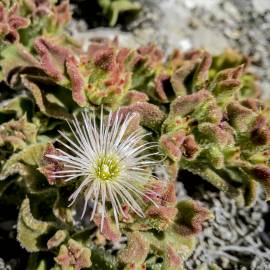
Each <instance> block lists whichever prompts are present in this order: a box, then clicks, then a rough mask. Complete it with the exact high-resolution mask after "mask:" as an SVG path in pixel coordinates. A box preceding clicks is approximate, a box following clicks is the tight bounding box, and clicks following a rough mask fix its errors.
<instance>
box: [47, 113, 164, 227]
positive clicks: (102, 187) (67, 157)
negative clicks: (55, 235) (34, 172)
mask: <svg viewBox="0 0 270 270" xmlns="http://www.w3.org/2000/svg"><path fill="white" fill-rule="evenodd" d="M81 116H82V122H80V121H79V120H78V118H77V117H76V116H75V117H74V120H73V121H72V122H71V123H68V124H69V127H70V130H71V132H72V135H73V137H74V140H73V139H72V138H70V137H68V136H67V135H66V134H64V133H63V132H61V131H59V132H60V134H61V135H62V137H63V138H64V139H65V140H66V141H65V142H64V141H63V140H58V141H59V142H60V143H61V144H62V145H63V146H64V147H65V148H66V151H64V150H62V149H58V150H59V153H60V154H59V155H58V154H47V157H49V158H51V159H54V160H57V161H60V162H62V163H63V164H64V166H63V167H62V169H60V170H57V171H55V172H54V173H53V174H54V175H53V177H55V178H64V179H65V181H71V180H74V179H77V180H78V179H80V178H81V179H82V182H81V183H80V185H79V187H78V188H77V189H76V190H75V191H74V193H73V194H72V195H71V196H70V198H69V200H71V201H72V202H71V204H73V203H74V202H75V200H76V199H77V197H78V196H79V194H81V193H84V201H85V202H84V208H83V211H82V215H81V217H83V216H84V215H85V212H86V209H87V205H88V203H89V201H90V200H92V201H93V208H92V213H91V218H90V220H93V218H94V217H95V214H96V213H97V209H98V205H100V214H101V231H102V229H103V225H104V218H105V217H106V201H110V203H111V206H112V209H113V214H114V218H115V222H116V224H117V226H118V219H119V218H118V217H119V216H120V215H122V216H124V217H126V214H125V213H124V211H123V209H122V205H123V204H126V205H128V206H129V208H130V209H132V210H133V211H134V212H135V213H136V214H137V215H138V216H140V217H144V212H143V210H142V207H141V206H140V202H143V200H144V199H145V198H147V199H148V200H151V201H153V200H152V199H151V198H150V196H148V195H147V194H149V192H150V190H148V191H147V184H148V182H149V179H150V177H151V173H150V171H149V170H148V169H147V168H148V167H149V166H152V165H156V163H157V162H158V161H157V160H155V159H154V156H158V155H159V154H158V152H151V150H152V149H153V148H155V147H156V144H155V143H154V142H143V141H142V140H143V139H144V138H145V137H146V136H147V133H145V132H144V133H143V132H142V130H141V129H139V128H136V129H135V130H133V131H132V132H129V134H128V135H127V131H128V128H129V125H130V124H131V122H132V120H133V119H134V117H135V116H136V113H128V114H127V115H125V116H123V114H121V113H120V112H119V111H117V112H116V113H112V112H110V113H109V115H108V118H107V119H105V117H104V113H103V108H102V109H101V115H100V121H99V123H96V122H97V121H96V117H95V114H94V116H93V117H92V116H91V115H90V114H89V113H88V112H86V111H84V112H83V113H82V114H81ZM151 192H153V191H151ZM153 203H154V201H153Z"/></svg>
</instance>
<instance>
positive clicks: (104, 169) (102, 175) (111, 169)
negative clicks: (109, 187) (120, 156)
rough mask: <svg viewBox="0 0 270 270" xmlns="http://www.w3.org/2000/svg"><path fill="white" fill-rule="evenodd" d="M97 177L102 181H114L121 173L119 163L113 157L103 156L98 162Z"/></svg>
mask: <svg viewBox="0 0 270 270" xmlns="http://www.w3.org/2000/svg"><path fill="white" fill-rule="evenodd" d="M95 173H96V176H97V177H98V178H99V179H100V180H102V181H108V180H113V179H114V178H115V177H117V176H118V175H119V173H120V166H119V162H118V160H117V159H116V158H114V157H112V156H103V157H100V158H99V159H98V160H97V163H96V168H95Z"/></svg>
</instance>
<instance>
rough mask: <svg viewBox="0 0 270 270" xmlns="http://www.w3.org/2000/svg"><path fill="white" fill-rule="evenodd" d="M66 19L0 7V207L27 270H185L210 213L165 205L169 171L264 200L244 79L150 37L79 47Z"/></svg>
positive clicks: (257, 112)
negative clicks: (10, 221) (12, 220)
mask: <svg viewBox="0 0 270 270" xmlns="http://www.w3.org/2000/svg"><path fill="white" fill-rule="evenodd" d="M112 2H113V3H111V4H110V6H109V9H110V8H112V5H113V4H114V3H115V5H116V3H117V4H119V3H120V2H126V1H112ZM104 3H105V2H104ZM106 3H107V2H106ZM106 3H105V4H106ZM106 5H107V4H106ZM119 5H120V4H119ZM107 8H108V7H107ZM106 12H107V11H106ZM113 12H115V11H113ZM44 14H49V15H50V16H44ZM114 16H116V15H114ZM114 16H113V19H112V21H113V22H114V20H115V17H114ZM69 17H70V10H69V6H68V3H67V2H62V4H60V5H56V4H55V3H54V1H49V0H48V1H26V0H25V1H23V0H21V1H16V3H14V2H13V1H4V2H3V3H2V4H1V5H0V18H1V20H2V22H1V24H0V33H1V51H0V67H1V68H0V78H1V80H2V82H1V95H0V102H1V108H0V149H1V152H0V168H1V172H0V180H1V182H0V196H1V197H0V198H1V199H0V202H1V203H3V204H7V205H12V206H18V205H20V207H19V213H18V223H17V240H18V241H19V242H20V244H21V246H22V247H23V248H25V249H26V250H27V251H28V252H29V253H30V255H29V262H28V269H54V270H57V269H82V268H89V269H130V270H131V269H151V270H156V269H164V270H170V269H179V270H181V269H185V267H184V261H185V260H186V259H187V258H188V257H189V256H190V254H191V253H192V251H193V250H194V248H195V244H196V234H198V233H199V232H200V231H201V230H202V226H203V222H204V221H205V220H207V219H210V218H212V214H211V212H210V211H209V210H207V209H206V208H204V207H203V206H202V205H201V204H200V202H198V201H193V200H192V199H187V200H181V201H179V200H177V198H176V192H175V181H176V180H177V174H178V172H179V171H180V173H181V171H182V170H188V171H190V172H191V173H193V174H196V175H199V176H201V177H202V178H203V179H205V180H207V181H208V182H210V183H211V184H213V185H214V186H215V187H217V188H219V189H221V190H222V191H224V192H226V193H227V194H228V195H230V196H234V197H236V198H237V199H238V200H239V201H240V202H241V203H243V204H245V205H250V204H251V203H252V202H253V201H254V198H255V195H256V186H257V182H259V183H261V184H262V186H263V187H264V188H265V190H266V194H267V198H268V197H269V196H270V186H269V183H270V182H269V181H270V167H269V139H270V133H269V107H268V106H267V104H264V103H263V102H262V100H261V99H260V91H259V88H258V86H257V78H256V76H255V75H253V74H252V73H250V72H249V71H248V64H249V63H248V59H246V58H245V57H243V56H241V55H240V54H237V53H236V52H233V51H230V50H228V51H226V52H225V53H224V54H222V55H219V56H214V57H212V56H211V55H210V54H209V53H207V52H205V51H191V52H187V53H182V52H180V51H178V50H176V51H174V52H173V53H172V54H171V55H170V56H168V57H166V58H165V56H164V53H163V52H162V50H160V49H159V48H157V47H156V46H155V45H153V44H149V45H147V46H142V47H140V48H138V49H137V50H134V49H129V48H122V47H121V46H120V45H119V43H118V41H117V39H115V40H114V41H104V40H102V41H99V42H98V41H95V42H92V43H91V44H90V46H89V49H88V51H87V52H83V51H82V50H81V49H80V48H79V46H78V44H77V43H76V42H75V41H74V40H72V38H71V37H70V36H68V34H67V33H65V31H64V30H63V27H64V25H65V24H66V23H67V22H68V19H69ZM2 18H3V19H2ZM85 110H86V111H89V115H88V114H86V113H83V114H81V111H85ZM100 111H103V112H104V113H102V114H100V113H99V112H100ZM94 112H95V113H94ZM80 116H81V118H82V119H81V118H80ZM88 116H89V118H87V117H88ZM131 116H132V117H131ZM72 119H75V120H72ZM87 119H88V120H87ZM115 119H116V120H115ZM71 121H73V126H72V125H70V122H71ZM114 121H115V122H114ZM123 126H124V128H122V127H123ZM58 131H60V133H61V134H62V136H63V140H61V139H60V140H59V138H60V135H59V132H58ZM141 134H142V135H141ZM109 139H111V140H109ZM61 142H62V143H61ZM151 144H153V145H156V146H158V152H159V154H160V155H162V158H160V159H158V160H157V158H156V157H153V156H152V153H151V151H150V149H149V148H148V145H151ZM150 157H152V158H153V159H151V160H148V158H150ZM120 161H121V162H120ZM157 163H158V165H157ZM155 164H156V166H159V167H161V168H164V170H165V171H166V174H167V175H168V177H167V178H166V179H163V178H164V177H163V176H162V175H161V174H160V173H158V170H157V169H156V168H155V166H152V165H155ZM122 172H125V174H121V173H122ZM135 172H136V173H135ZM123 175H124V176H123ZM82 176H83V177H82ZM120 176H121V177H120ZM65 180H70V181H65ZM93 183H95V184H93ZM96 183H98V184H97V185H96ZM119 183H121V184H119ZM194 184H195V183H194ZM99 189H101V192H99ZM112 189H113V192H114V194H113V193H112ZM100 194H101V195H100ZM105 195H106V196H105ZM69 198H71V199H74V203H73V204H72V205H69V200H68V199H69ZM134 198H136V199H134ZM75 199H76V201H75ZM139 202H140V204H139ZM105 209H106V211H105ZM82 212H83V215H82V216H83V218H80V214H81V213H82ZM89 213H90V215H89ZM137 214H138V215H137ZM90 216H91V217H90ZM201 269H207V266H202V268H201ZM209 269H217V268H216V267H215V266H213V267H212V268H211V267H209Z"/></svg>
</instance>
